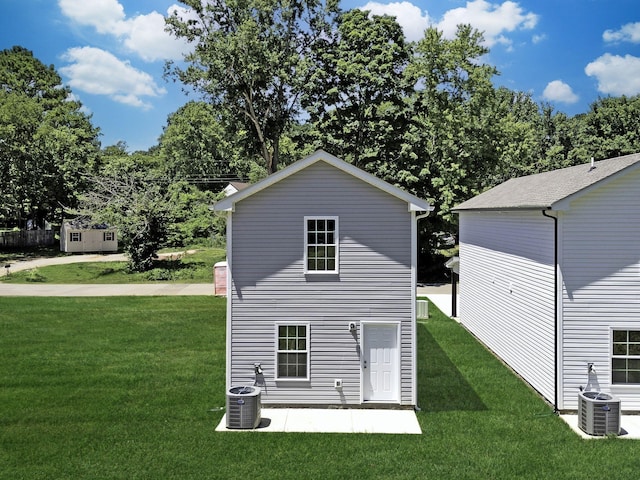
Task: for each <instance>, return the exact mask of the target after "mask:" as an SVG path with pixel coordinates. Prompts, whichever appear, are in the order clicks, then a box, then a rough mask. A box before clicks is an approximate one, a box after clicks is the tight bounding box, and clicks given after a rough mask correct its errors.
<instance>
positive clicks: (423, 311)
mask: <svg viewBox="0 0 640 480" xmlns="http://www.w3.org/2000/svg"><path fill="white" fill-rule="evenodd" d="M416 311H417V315H416V316H417V317H418V318H429V302H428V301H427V300H418V301H417V308H416Z"/></svg>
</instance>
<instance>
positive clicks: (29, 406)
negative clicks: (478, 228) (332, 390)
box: [0, 297, 640, 480]
mask: <svg viewBox="0 0 640 480" xmlns="http://www.w3.org/2000/svg"><path fill="white" fill-rule="evenodd" d="M418 333H419V349H420V353H419V386H420V387H419V388H420V391H419V403H420V407H421V409H422V410H421V411H420V412H418V413H417V416H418V419H419V421H420V424H421V426H422V429H423V432H424V433H423V435H368V434H299V433H264V432H262V433H258V432H215V427H216V426H217V424H218V423H219V422H220V420H221V418H222V415H223V413H224V412H223V411H221V410H220V409H219V407H222V406H224V404H225V383H224V366H225V339H224V336H225V301H224V299H219V298H214V297H109V298H28V297H27V298H7V297H4V298H0V478H2V479H12V480H13V479H63V478H64V479H67V478H68V479H76V478H82V479H210V478H223V479H247V478H266V479H271V478H278V479H280V478H282V479H300V478H305V479H306V478H314V479H316V478H317V479H334V478H335V479H344V478H356V479H360V478H362V479H365V478H366V479H373V478H376V479H377V478H389V479H416V478H427V479H514V478H539V479H559V478H561V479H564V478H567V479H569V478H571V479H573V478H575V479H584V478H614V479H616V478H621V479H622V478H624V479H629V478H636V477H637V474H638V471H639V470H638V469H639V468H640V459H638V456H637V451H638V446H639V444H638V443H637V442H636V441H631V440H623V439H615V438H612V439H602V440H582V439H580V438H579V437H578V436H577V435H576V434H575V433H573V432H572V431H571V430H570V429H569V428H568V427H567V426H566V425H565V424H564V423H563V422H562V420H561V419H559V418H558V417H556V416H555V415H553V414H552V412H551V409H550V407H549V406H548V405H547V404H545V403H544V402H543V401H542V400H541V399H540V398H539V397H538V396H537V395H536V394H535V393H534V392H532V391H531V390H530V389H529V388H528V387H527V386H526V385H525V384H524V383H523V382H522V381H521V380H520V379H519V378H517V377H515V376H514V375H513V374H512V373H511V372H510V371H509V370H508V369H507V368H506V367H505V366H504V365H502V364H501V363H500V362H499V361H498V360H496V359H495V358H494V357H493V356H492V355H491V354H490V353H488V352H487V351H486V350H485V349H484V348H483V347H482V346H481V345H479V344H478V343H477V342H476V341H475V339H474V338H473V337H472V336H470V335H469V334H468V333H467V332H466V331H465V330H464V329H463V328H461V327H460V325H458V324H457V323H455V322H454V321H452V320H450V319H448V318H446V317H444V316H443V315H442V314H440V313H439V312H438V311H432V315H431V318H429V319H428V320H427V321H425V322H421V323H419V324H418Z"/></svg>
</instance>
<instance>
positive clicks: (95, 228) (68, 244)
mask: <svg viewBox="0 0 640 480" xmlns="http://www.w3.org/2000/svg"><path fill="white" fill-rule="evenodd" d="M60 250H61V251H63V252H69V253H78V252H116V251H118V236H117V232H116V229H115V228H113V227H109V226H107V225H91V224H89V223H88V222H86V221H83V220H65V221H64V222H63V223H62V228H61V229H60Z"/></svg>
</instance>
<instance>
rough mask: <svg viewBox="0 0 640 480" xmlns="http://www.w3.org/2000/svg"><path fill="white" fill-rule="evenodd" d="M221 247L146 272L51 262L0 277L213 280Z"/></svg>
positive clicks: (70, 281)
mask: <svg viewBox="0 0 640 480" xmlns="http://www.w3.org/2000/svg"><path fill="white" fill-rule="evenodd" d="M225 257H226V252H225V250H224V249H223V248H202V247H201V248H199V249H197V250H196V252H195V253H193V254H188V255H181V256H175V257H173V258H166V259H159V260H156V261H155V263H154V268H153V269H152V270H150V271H148V272H143V273H130V272H129V271H128V270H127V262H83V263H70V264H65V265H51V266H47V267H39V268H36V269H33V270H26V271H21V272H15V273H11V275H8V276H3V277H0V282H3V283H56V284H76V283H77V284H84V283H92V284H96V283H103V284H105V283H115V284H121V283H152V282H171V283H212V282H213V266H214V265H215V264H216V263H217V262H219V261H221V260H224V259H225Z"/></svg>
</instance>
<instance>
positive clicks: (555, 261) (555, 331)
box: [542, 208, 560, 415]
mask: <svg viewBox="0 0 640 480" xmlns="http://www.w3.org/2000/svg"><path fill="white" fill-rule="evenodd" d="M549 210H551V208H547V210H542V215H543V216H545V217H547V218H551V219H553V356H554V359H553V363H554V372H553V375H554V377H553V385H554V387H553V396H554V398H553V413H555V414H556V415H557V414H558V390H559V389H560V387H559V385H558V217H554V216H553V215H548V214H547V211H549Z"/></svg>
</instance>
